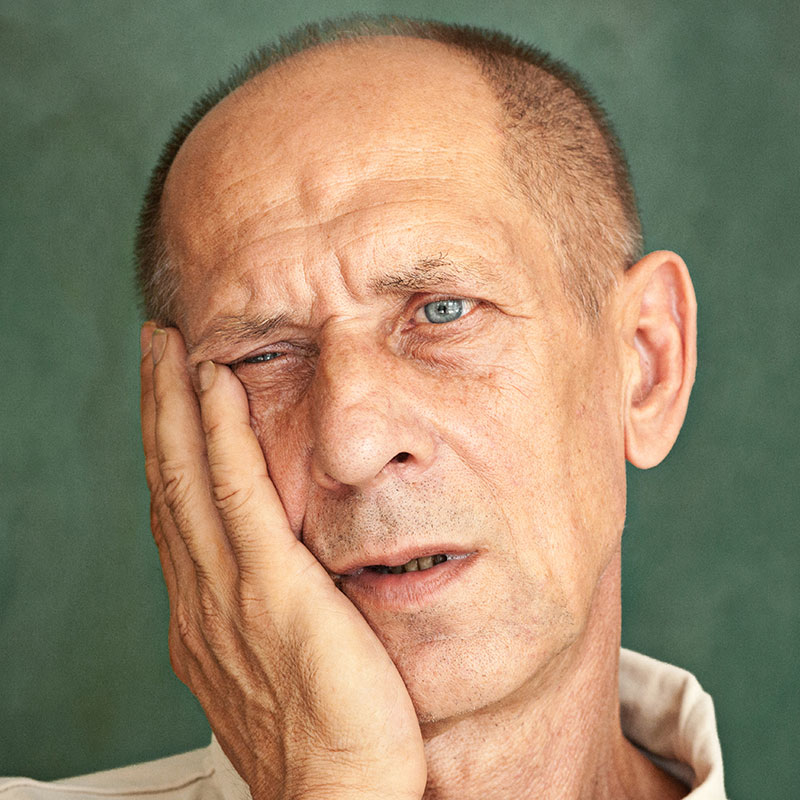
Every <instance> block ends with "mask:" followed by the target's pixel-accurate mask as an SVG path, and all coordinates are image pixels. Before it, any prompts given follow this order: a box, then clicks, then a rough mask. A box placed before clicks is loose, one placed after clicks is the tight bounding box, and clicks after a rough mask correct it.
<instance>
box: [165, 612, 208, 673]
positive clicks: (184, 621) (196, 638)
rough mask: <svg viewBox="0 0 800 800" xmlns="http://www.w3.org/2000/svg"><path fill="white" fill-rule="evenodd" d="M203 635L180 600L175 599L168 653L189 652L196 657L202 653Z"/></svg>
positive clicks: (181, 653)
mask: <svg viewBox="0 0 800 800" xmlns="http://www.w3.org/2000/svg"><path fill="white" fill-rule="evenodd" d="M202 642H203V636H202V633H201V632H200V630H199V628H198V626H197V625H196V624H195V621H194V619H193V618H192V614H191V613H190V611H189V609H188V608H187V607H186V604H185V603H184V602H183V601H182V600H177V601H176V603H175V609H174V611H173V615H172V624H171V625H170V654H172V652H173V651H175V652H176V653H177V654H180V655H183V654H189V655H191V656H192V657H193V658H195V659H197V658H199V657H200V654H201V653H202V650H203V647H202Z"/></svg>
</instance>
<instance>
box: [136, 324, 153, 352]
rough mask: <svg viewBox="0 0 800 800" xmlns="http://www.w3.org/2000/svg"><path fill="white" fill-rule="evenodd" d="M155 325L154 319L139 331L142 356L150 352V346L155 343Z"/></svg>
mask: <svg viewBox="0 0 800 800" xmlns="http://www.w3.org/2000/svg"><path fill="white" fill-rule="evenodd" d="M155 327H156V324H155V322H153V321H152V320H151V321H148V322H145V324H144V325H142V330H141V331H140V332H139V345H140V346H141V348H142V357H144V356H146V355H147V354H148V353H149V352H150V346H151V345H152V343H153V329H154V328H155Z"/></svg>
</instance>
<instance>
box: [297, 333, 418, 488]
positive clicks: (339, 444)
mask: <svg viewBox="0 0 800 800" xmlns="http://www.w3.org/2000/svg"><path fill="white" fill-rule="evenodd" d="M401 371H402V365H400V364H398V363H396V359H395V357H394V356H393V355H392V354H391V352H390V351H389V350H388V349H387V348H386V347H385V346H382V344H381V342H380V341H379V339H378V337H376V336H375V333H374V331H371V332H370V331H369V330H365V329H364V328H363V327H360V326H358V325H355V324H338V325H336V326H331V329H330V330H328V331H326V333H325V335H324V336H323V338H322V341H321V342H320V351H319V356H318V361H317V370H316V374H315V376H314V382H313V386H312V404H311V406H312V417H313V423H312V424H313V431H314V456H313V462H314V466H313V469H314V472H315V475H314V477H315V479H316V480H317V481H318V482H319V483H320V484H321V485H323V486H326V487H327V488H334V487H337V486H339V485H342V484H346V485H350V486H358V487H362V488H364V487H366V486H367V485H369V484H372V483H375V482H377V481H379V480H380V479H381V476H382V475H383V473H384V472H385V470H386V468H387V465H395V466H398V465H401V464H402V465H403V468H404V469H406V470H408V469H421V468H423V467H424V466H425V465H427V463H428V462H429V459H430V456H431V454H432V443H431V441H430V438H429V436H428V435H427V434H426V433H425V432H424V426H421V425H420V420H418V419H415V416H416V415H415V414H413V412H412V411H411V409H410V407H409V403H408V397H407V394H406V392H405V391H403V387H402V385H401V383H400V374H401ZM409 456H411V458H410V459H409ZM407 461H408V462H410V463H408V464H407Z"/></svg>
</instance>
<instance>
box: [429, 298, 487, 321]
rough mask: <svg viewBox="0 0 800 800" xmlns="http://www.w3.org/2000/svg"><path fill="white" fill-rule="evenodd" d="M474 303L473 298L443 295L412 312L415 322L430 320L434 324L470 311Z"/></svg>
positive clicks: (457, 317)
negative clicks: (439, 298)
mask: <svg viewBox="0 0 800 800" xmlns="http://www.w3.org/2000/svg"><path fill="white" fill-rule="evenodd" d="M475 304H476V301H475V300H468V299H466V298H463V297H443V298H442V299H441V300H433V301H432V302H430V303H426V304H425V305H424V306H420V308H418V309H417V311H416V313H415V314H414V319H415V320H416V321H417V322H430V323H433V324H434V325H441V324H442V323H445V322H454V321H455V320H457V319H459V318H460V317H463V316H464V315H465V314H467V313H468V312H469V311H471V310H472V309H473V307H474V306H475Z"/></svg>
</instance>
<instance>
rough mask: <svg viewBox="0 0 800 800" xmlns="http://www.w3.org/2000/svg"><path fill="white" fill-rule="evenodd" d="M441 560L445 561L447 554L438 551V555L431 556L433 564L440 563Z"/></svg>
mask: <svg viewBox="0 0 800 800" xmlns="http://www.w3.org/2000/svg"><path fill="white" fill-rule="evenodd" d="M443 561H447V556H446V555H443V554H442V553H439V555H436V556H434V557H433V563H434V564H441V563H442V562H443Z"/></svg>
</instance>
